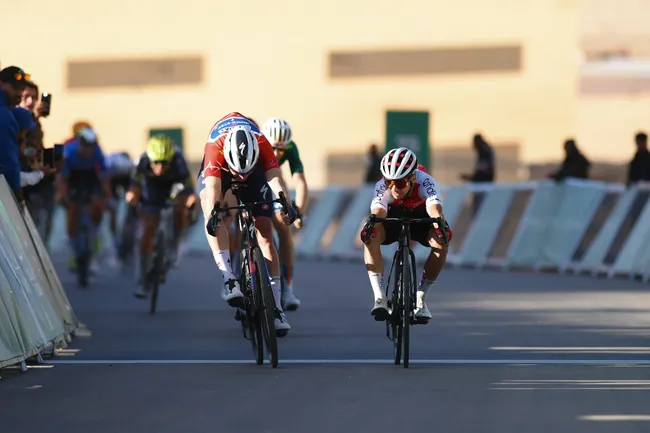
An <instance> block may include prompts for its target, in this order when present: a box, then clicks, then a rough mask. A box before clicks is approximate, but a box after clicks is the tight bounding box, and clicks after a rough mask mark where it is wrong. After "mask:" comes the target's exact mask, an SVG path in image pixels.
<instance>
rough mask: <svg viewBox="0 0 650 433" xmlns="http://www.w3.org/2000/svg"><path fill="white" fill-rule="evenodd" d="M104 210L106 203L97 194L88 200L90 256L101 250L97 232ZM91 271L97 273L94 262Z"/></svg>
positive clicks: (100, 241) (100, 240)
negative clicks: (91, 247)
mask: <svg viewBox="0 0 650 433" xmlns="http://www.w3.org/2000/svg"><path fill="white" fill-rule="evenodd" d="M105 209H106V203H105V200H104V199H103V198H102V197H101V196H100V195H98V194H93V196H92V197H91V199H90V221H91V222H92V224H91V225H90V227H91V230H90V240H91V243H90V245H92V246H93V249H92V255H93V256H94V255H95V253H97V252H99V251H100V249H101V248H102V245H101V244H102V239H101V237H100V236H99V232H100V230H101V224H102V219H103V217H104V210H105ZM91 266H92V269H93V270H94V271H97V268H96V266H97V265H96V262H95V261H93V262H92V265H91Z"/></svg>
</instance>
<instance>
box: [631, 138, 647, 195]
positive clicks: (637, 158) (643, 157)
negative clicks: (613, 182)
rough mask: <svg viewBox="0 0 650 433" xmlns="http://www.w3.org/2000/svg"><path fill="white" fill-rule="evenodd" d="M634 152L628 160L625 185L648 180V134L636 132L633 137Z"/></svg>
mask: <svg viewBox="0 0 650 433" xmlns="http://www.w3.org/2000/svg"><path fill="white" fill-rule="evenodd" d="M634 141H635V142H636V153H635V154H634V158H632V161H630V165H629V166H628V171H627V185H628V186H630V185H633V184H635V183H637V182H642V181H645V182H650V152H649V151H648V134H646V133H645V132H638V133H637V134H636V136H635V137H634Z"/></svg>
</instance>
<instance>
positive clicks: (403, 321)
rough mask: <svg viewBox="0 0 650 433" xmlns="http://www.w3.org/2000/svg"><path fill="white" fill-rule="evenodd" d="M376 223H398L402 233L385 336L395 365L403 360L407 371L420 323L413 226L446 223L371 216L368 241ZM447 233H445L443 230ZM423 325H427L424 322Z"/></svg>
mask: <svg viewBox="0 0 650 433" xmlns="http://www.w3.org/2000/svg"><path fill="white" fill-rule="evenodd" d="M376 223H388V224H399V225H400V233H399V240H398V245H397V251H395V254H394V255H393V261H392V264H391V267H390V272H389V274H388V281H387V282H386V298H387V299H388V311H389V314H388V318H387V319H386V336H387V337H388V339H389V340H391V341H392V342H393V359H394V362H395V365H399V364H400V362H401V361H402V360H403V362H404V368H408V367H409V360H410V345H411V342H410V335H411V326H412V325H414V324H416V323H419V322H417V321H416V319H415V307H416V290H417V276H416V267H415V254H413V250H412V249H411V224H418V223H423V224H433V223H436V224H437V226H438V227H445V226H446V222H445V221H444V220H443V219H442V218H430V217H427V218H412V217H406V216H402V217H395V218H380V217H378V216H375V215H370V216H369V217H368V220H367V221H366V223H365V226H364V228H365V229H366V239H364V241H365V242H367V241H369V240H370V235H371V233H372V227H373V226H374V225H375V224H376ZM443 232H444V230H443ZM393 271H395V281H394V286H393V291H392V293H391V294H390V297H389V293H388V292H389V290H390V279H391V276H392V273H393ZM422 323H424V322H422Z"/></svg>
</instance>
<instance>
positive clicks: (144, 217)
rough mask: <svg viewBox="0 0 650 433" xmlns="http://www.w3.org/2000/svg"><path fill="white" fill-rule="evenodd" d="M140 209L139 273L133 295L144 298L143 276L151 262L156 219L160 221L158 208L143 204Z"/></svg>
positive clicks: (148, 269) (145, 289)
mask: <svg viewBox="0 0 650 433" xmlns="http://www.w3.org/2000/svg"><path fill="white" fill-rule="evenodd" d="M140 211H141V212H140V224H141V226H142V238H140V275H139V279H138V283H139V284H138V288H137V290H136V291H135V292H134V295H135V296H137V297H139V298H144V297H146V296H147V293H148V290H149V287H147V286H146V284H145V283H146V278H145V276H146V275H147V273H148V272H149V271H150V270H151V266H152V264H153V259H152V256H153V247H154V241H155V237H156V229H157V228H158V221H160V209H158V208H156V207H153V206H146V205H143V206H142V207H141V208H140Z"/></svg>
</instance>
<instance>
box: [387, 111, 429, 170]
mask: <svg viewBox="0 0 650 433" xmlns="http://www.w3.org/2000/svg"><path fill="white" fill-rule="evenodd" d="M398 147H406V148H407V149H410V150H412V151H413V152H415V154H416V155H417V156H418V162H419V163H420V164H422V165H424V166H425V167H426V168H427V170H429V169H430V167H429V162H430V161H429V158H430V153H429V112H428V111H387V112H386V152H388V151H389V150H390V149H395V148H398Z"/></svg>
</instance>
